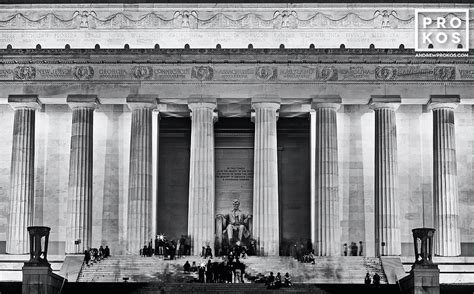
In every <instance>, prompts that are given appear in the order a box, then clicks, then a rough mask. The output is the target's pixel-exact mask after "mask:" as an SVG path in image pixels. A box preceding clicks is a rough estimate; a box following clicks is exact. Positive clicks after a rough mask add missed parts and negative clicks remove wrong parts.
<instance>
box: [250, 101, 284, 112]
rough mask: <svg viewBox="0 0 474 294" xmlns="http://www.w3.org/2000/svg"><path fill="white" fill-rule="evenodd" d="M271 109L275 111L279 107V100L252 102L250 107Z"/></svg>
mask: <svg viewBox="0 0 474 294" xmlns="http://www.w3.org/2000/svg"><path fill="white" fill-rule="evenodd" d="M262 108H267V109H273V110H275V111H277V110H279V109H280V102H252V109H253V110H256V109H262Z"/></svg>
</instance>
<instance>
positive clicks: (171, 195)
mask: <svg viewBox="0 0 474 294" xmlns="http://www.w3.org/2000/svg"><path fill="white" fill-rule="evenodd" d="M0 116H1V118H2V119H1V120H0V135H1V136H2V140H1V141H0V253H4V252H5V238H6V229H7V220H8V206H9V198H8V197H9V178H10V162H11V143H12V129H13V110H11V108H10V106H8V105H0ZM71 117H72V111H71V110H70V109H69V107H68V106H67V105H45V106H43V109H42V110H40V111H38V112H37V114H36V140H35V141H36V152H35V173H36V174H35V216H34V223H35V224H36V225H46V226H50V227H51V228H52V230H51V237H50V241H51V247H50V248H51V249H50V250H51V253H53V254H54V253H61V252H63V251H64V241H65V233H66V232H65V225H66V213H67V212H66V198H67V189H68V175H69V152H70V150H69V148H70V134H71ZM455 118H456V146H457V160H458V166H457V171H458V182H459V201H460V205H459V208H460V227H461V242H462V254H463V255H474V222H473V220H474V218H473V215H474V198H473V197H471V195H472V193H473V190H474V184H473V181H472V179H473V176H474V174H473V173H474V171H473V163H474V159H473V154H474V150H473V149H474V137H473V136H472V135H471V134H472V129H473V128H474V110H473V107H472V106H471V105H460V106H459V107H458V108H457V109H456V111H455ZM130 119H131V113H130V111H129V110H128V108H127V106H124V105H101V106H100V107H99V108H98V109H97V110H96V112H95V115H94V120H95V121H94V147H93V148H94V183H93V189H94V190H93V192H94V195H93V199H94V200H93V239H92V242H93V244H94V246H99V245H100V244H104V245H105V244H107V245H109V246H110V247H111V248H112V253H114V254H118V253H122V252H123V250H122V249H123V248H124V239H125V236H126V218H127V197H128V169H129V166H128V165H129V162H128V159H129V156H130V150H129V149H130V147H129V145H130ZM337 119H338V147H339V182H340V189H339V193H340V213H341V233H342V234H341V250H342V244H343V243H346V242H351V241H356V242H358V241H363V242H364V243H365V244H366V246H365V248H366V250H365V251H366V254H368V255H372V254H374V248H373V243H374V216H373V213H374V113H373V111H372V110H370V109H369V107H368V106H366V105H343V106H342V107H341V109H340V110H339V111H338V114H337ZM165 121H166V119H162V121H161V123H160V128H161V130H160V140H159V142H160V143H159V147H160V150H159V163H160V164H159V169H158V179H159V185H158V189H157V190H158V193H157V194H158V195H159V197H160V198H159V200H158V203H157V213H156V215H157V224H156V227H157V232H166V233H167V234H169V235H170V237H173V238H175V237H179V235H180V234H184V233H186V232H187V200H188V198H187V197H188V179H189V164H188V163H189V146H190V142H189V127H190V125H189V124H188V123H185V126H183V127H182V128H181V129H182V130H184V131H182V132H181V135H179V134H178V135H177V134H176V132H175V131H169V130H167V127H166V123H165ZM283 121H284V119H280V120H279V130H282V131H281V132H280V133H279V137H278V140H279V142H278V146H279V158H278V159H279V181H280V187H279V191H280V220H281V222H280V224H281V227H280V229H281V230H280V232H281V237H282V240H300V239H305V238H309V237H310V236H309V234H310V230H309V227H310V209H309V202H310V189H309V133H308V132H309V123H308V124H307V125H306V126H303V125H302V127H301V129H302V130H305V131H304V132H306V133H304V132H303V133H299V134H297V133H295V132H287V131H283V129H285V128H286V127H284V123H283ZM173 124H175V126H178V125H179V124H180V123H177V122H171V123H170V125H173ZM282 124H283V125H282ZM178 127H179V126H178ZM179 128H180V127H179ZM432 128H433V126H432V114H431V112H430V111H429V110H427V107H426V106H423V105H402V106H400V108H399V110H398V111H397V134H398V171H399V194H398V198H399V200H400V201H399V205H400V220H401V223H400V230H401V239H402V252H403V254H404V255H412V245H411V240H412V237H411V229H412V228H415V227H420V226H432V225H433V221H432V215H433V214H432V196H431V194H432V193H431V190H432ZM295 228H296V229H295Z"/></svg>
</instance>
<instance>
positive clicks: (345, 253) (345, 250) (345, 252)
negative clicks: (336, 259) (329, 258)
mask: <svg viewBox="0 0 474 294" xmlns="http://www.w3.org/2000/svg"><path fill="white" fill-rule="evenodd" d="M344 256H347V243H344Z"/></svg>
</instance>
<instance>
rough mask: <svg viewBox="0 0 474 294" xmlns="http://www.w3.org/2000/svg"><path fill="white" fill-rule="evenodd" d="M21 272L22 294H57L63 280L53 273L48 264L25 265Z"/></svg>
mask: <svg viewBox="0 0 474 294" xmlns="http://www.w3.org/2000/svg"><path fill="white" fill-rule="evenodd" d="M22 271H23V286H22V291H21V292H22V294H40V293H41V294H56V293H59V291H60V289H61V285H62V283H63V280H64V278H62V277H61V276H58V275H57V274H55V273H53V271H52V269H51V266H50V265H49V264H44V265H28V263H25V265H24V266H23V268H22Z"/></svg>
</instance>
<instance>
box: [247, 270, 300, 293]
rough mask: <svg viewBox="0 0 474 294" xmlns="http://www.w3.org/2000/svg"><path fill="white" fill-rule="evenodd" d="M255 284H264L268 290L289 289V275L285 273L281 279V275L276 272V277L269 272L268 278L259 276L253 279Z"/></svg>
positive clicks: (290, 284)
mask: <svg viewBox="0 0 474 294" xmlns="http://www.w3.org/2000/svg"><path fill="white" fill-rule="evenodd" d="M255 282H256V283H265V285H266V286H267V288H268V289H279V288H281V287H291V286H292V285H293V284H292V283H291V279H290V274H289V273H286V274H285V276H284V278H283V279H282V277H281V274H280V273H279V272H278V273H277V275H276V276H274V275H273V272H270V275H269V276H268V277H266V276H260V277H258V278H257V279H255Z"/></svg>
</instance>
